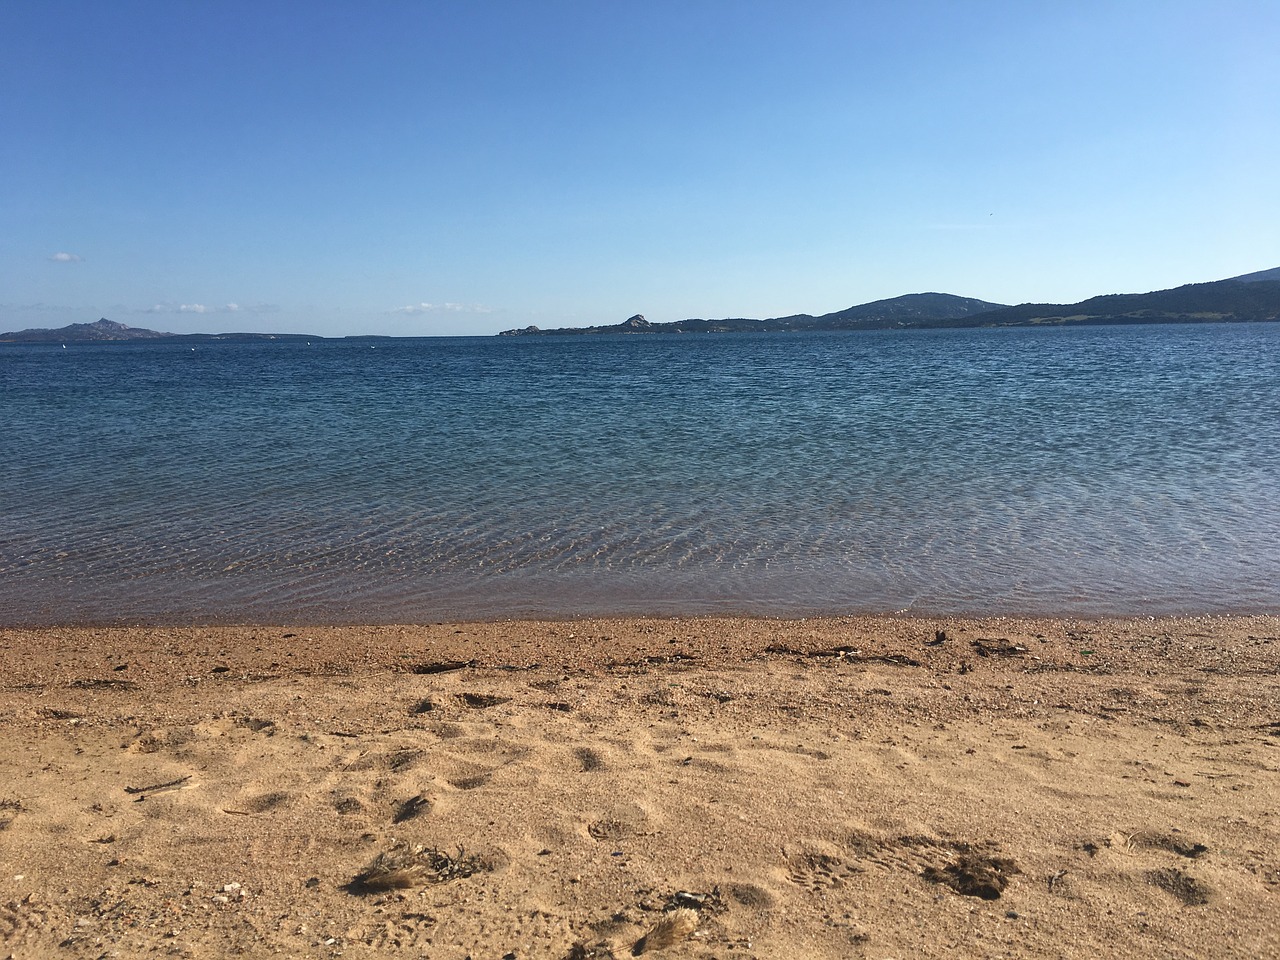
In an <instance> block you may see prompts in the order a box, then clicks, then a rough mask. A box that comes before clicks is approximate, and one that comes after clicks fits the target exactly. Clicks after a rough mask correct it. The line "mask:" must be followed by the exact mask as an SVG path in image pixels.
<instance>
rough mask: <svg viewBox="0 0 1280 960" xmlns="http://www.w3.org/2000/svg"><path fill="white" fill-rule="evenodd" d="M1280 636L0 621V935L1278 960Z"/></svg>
mask: <svg viewBox="0 0 1280 960" xmlns="http://www.w3.org/2000/svg"><path fill="white" fill-rule="evenodd" d="M1278 654H1280V618H1277V617H1271V616H1247V617H1231V616H1212V617H1169V618H1140V619H1085V618H1079V619H1018V618H1004V617H1001V618H988V619H959V618H912V617H865V618H863V617H844V618H824V619H806V620H773V619H766V618H761V619H732V618H724V619H720V618H694V619H685V618H674V619H669V618H664V619H627V620H604V619H601V620H592V619H576V620H564V621H544V622H533V621H504V622H464V623H443V624H429V625H406V626H377V627H353V626H327V627H312V626H302V625H293V626H288V625H286V626H275V627H267V626H245V627H179V626H150V627H136V628H135V627H128V628H126V627H110V628H108V627H65V628H56V627H45V628H39V629H20V628H7V629H2V630H0V734H2V737H0V956H13V957H20V958H26V957H44V956H58V957H101V956H142V955H160V956H177V957H222V956H231V955H241V956H271V955H282V956H294V957H317V958H319V957H337V956H347V957H366V956H387V955H394V956H405V957H431V958H457V960H462V958H464V957H474V958H477V960H478V958H481V957H492V958H499V957H516V958H525V957H530V958H532V957H550V958H566V957H580V958H586V957H610V956H614V957H623V956H630V955H633V954H635V953H637V952H639V953H644V954H646V955H648V954H653V955H656V956H670V957H697V958H712V957H716V958H749V957H757V958H836V957H872V958H893V957H944V956H945V957H953V956H974V957H997V956H1005V957H1080V958H1084V957H1099V956H1125V957H1143V958H1145V957H1152V958H1154V957H1169V958H1173V957H1192V956H1195V957H1254V956H1274V955H1277V954H1280V922H1277V920H1276V917H1277V915H1280V826H1278V823H1280V821H1278V820H1277V812H1278V811H1280V799H1277V798H1278V797H1280V713H1278V712H1277V706H1276V704H1277V702H1278V698H1280V669H1278V662H1280V661H1278V656H1277V655H1278ZM655 928H656V932H654V931H655Z"/></svg>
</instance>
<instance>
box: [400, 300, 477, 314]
mask: <svg viewBox="0 0 1280 960" xmlns="http://www.w3.org/2000/svg"><path fill="white" fill-rule="evenodd" d="M391 312H392V313H405V314H419V313H492V312H493V310H492V309H491V308H489V307H486V306H484V305H483V304H480V303H425V302H424V303H411V304H409V305H408V306H406V307H396V309H394V310H392V311H391Z"/></svg>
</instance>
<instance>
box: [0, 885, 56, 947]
mask: <svg viewBox="0 0 1280 960" xmlns="http://www.w3.org/2000/svg"><path fill="white" fill-rule="evenodd" d="M47 923H48V914H47V913H46V912H45V910H44V908H43V907H42V906H41V905H40V902H39V901H38V900H37V899H36V898H35V896H34V895H32V894H28V895H27V896H25V897H23V898H22V899H21V900H10V901H9V902H8V903H5V904H0V943H21V942H23V941H26V940H29V939H30V938H31V937H33V936H35V935H37V934H39V933H40V932H41V931H42V930H44V929H45V927H46V925H47Z"/></svg>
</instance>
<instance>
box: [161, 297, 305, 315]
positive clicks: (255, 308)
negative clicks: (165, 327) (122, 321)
mask: <svg viewBox="0 0 1280 960" xmlns="http://www.w3.org/2000/svg"><path fill="white" fill-rule="evenodd" d="M279 309H280V308H279V307H278V306H276V305H275V304H274V303H250V304H243V303H235V302H232V303H226V304H223V305H222V306H220V307H211V306H207V305H206V304H203V303H174V302H173V301H171V300H170V301H165V302H163V303H157V304H153V305H152V306H149V307H145V308H143V309H142V310H141V311H139V312H141V313H275V312H276V311H278V310H279Z"/></svg>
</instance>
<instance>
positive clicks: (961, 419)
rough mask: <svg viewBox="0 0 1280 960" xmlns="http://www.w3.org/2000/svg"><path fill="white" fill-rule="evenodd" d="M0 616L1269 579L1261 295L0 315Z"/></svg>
mask: <svg viewBox="0 0 1280 960" xmlns="http://www.w3.org/2000/svg"><path fill="white" fill-rule="evenodd" d="M0 383H2V391H3V392H2V393H0V400H2V402H3V418H4V419H3V433H2V434H0V505H2V506H0V511H2V512H0V622H3V623H9V624H17V623H60V622H112V621H128V622H139V621H150V622H157V621H159V622H166V621H167V622H213V621H229V622H286V621H292V622H299V621H302V622H344V621H361V622H393V621H406V622H412V621H421V620H438V619H444V618H454V617H507V616H527V615H538V616H541V615H552V616H565V615H574V614H584V613H655V614H678V613H697V612H732V613H749V614H769V615H787V616H797V615H805V614H810V613H843V612H862V611H898V610H910V611H919V612H984V613H992V612H1007V613H1059V614H1063V613H1079V614H1098V613H1121V614H1145V613H1170V612H1190V611H1199V612H1209V611H1237V612H1249V611H1276V610H1280V325H1277V324H1273V325H1240V326H1213V325H1195V326H1140V327H1123V328H1110V329H1107V328H1076V329H1010V330H958V331H942V330H939V331H894V332H868V333H839V334H804V335H786V334H778V335H706V336H684V337H681V336H675V335H671V336H635V337H576V338H483V339H481V338H475V339H470V338H458V339H451V338H434V339H408V340H378V341H367V340H347V341H319V340H317V341H312V342H311V343H310V344H308V343H305V342H284V341H268V342H258V343H221V342H213V343H197V344H195V345H194V348H193V345H192V344H190V343H186V344H184V343H181V342H162V343H146V342H141V343H127V344H97V345H95V344H74V343H72V344H67V346H66V347H65V349H64V348H63V347H62V346H61V345H17V344H4V345H0Z"/></svg>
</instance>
